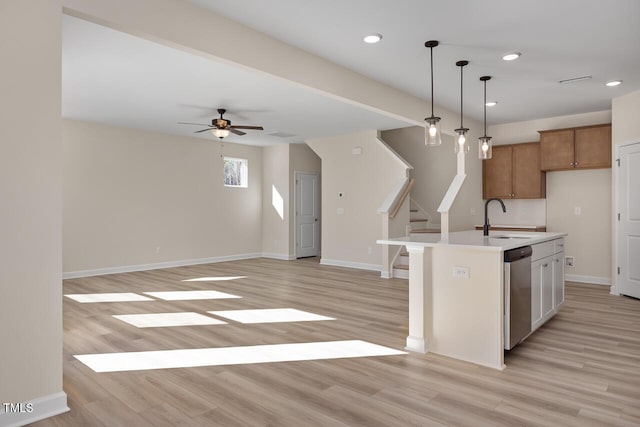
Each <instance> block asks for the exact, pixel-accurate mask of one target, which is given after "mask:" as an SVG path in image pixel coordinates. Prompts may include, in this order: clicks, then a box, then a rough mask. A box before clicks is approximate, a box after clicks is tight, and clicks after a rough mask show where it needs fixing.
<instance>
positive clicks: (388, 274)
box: [380, 271, 392, 279]
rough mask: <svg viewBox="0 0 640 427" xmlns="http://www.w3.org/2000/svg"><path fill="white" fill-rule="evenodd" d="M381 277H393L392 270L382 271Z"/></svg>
mask: <svg viewBox="0 0 640 427" xmlns="http://www.w3.org/2000/svg"><path fill="white" fill-rule="evenodd" d="M380 277H381V278H382V279H391V277H392V275H391V272H389V271H381V272H380Z"/></svg>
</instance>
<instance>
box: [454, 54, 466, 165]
mask: <svg viewBox="0 0 640 427" xmlns="http://www.w3.org/2000/svg"><path fill="white" fill-rule="evenodd" d="M468 64H469V61H458V62H456V65H457V66H458V67H460V127H459V128H458V129H455V133H456V137H455V138H456V141H455V144H454V151H455V152H456V153H459V152H463V153H465V154H466V153H468V152H469V143H468V142H467V139H468V138H467V133H468V132H469V129H467V128H466V127H464V124H462V120H463V119H462V117H463V114H462V100H463V96H462V95H463V92H462V69H463V68H464V67H465V66H466V65H468Z"/></svg>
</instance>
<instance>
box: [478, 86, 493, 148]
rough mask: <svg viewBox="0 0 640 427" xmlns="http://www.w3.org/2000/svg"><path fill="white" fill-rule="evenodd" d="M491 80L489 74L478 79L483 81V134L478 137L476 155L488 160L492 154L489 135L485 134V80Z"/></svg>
mask: <svg viewBox="0 0 640 427" xmlns="http://www.w3.org/2000/svg"><path fill="white" fill-rule="evenodd" d="M489 80H491V76H482V77H480V81H481V82H482V83H484V136H481V137H480V138H478V157H479V158H480V159H482V160H488V159H490V158H491V156H492V154H493V147H492V145H493V144H491V137H490V136H487V81H489Z"/></svg>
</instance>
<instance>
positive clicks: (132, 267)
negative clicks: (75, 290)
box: [62, 252, 270, 279]
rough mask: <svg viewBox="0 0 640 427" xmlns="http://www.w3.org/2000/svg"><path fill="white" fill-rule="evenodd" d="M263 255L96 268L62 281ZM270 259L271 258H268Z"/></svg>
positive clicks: (64, 276) (73, 273)
mask: <svg viewBox="0 0 640 427" xmlns="http://www.w3.org/2000/svg"><path fill="white" fill-rule="evenodd" d="M262 256H263V254H262V253H259V252H257V253H249V254H238V255H224V256H219V257H212V258H196V259H186V260H179V261H167V262H158V263H153V264H140V265H126V266H123V267H107V268H96V269H94V270H80V271H70V272H66V273H62V279H76V278H78V277H90V276H103V275H105V274H116V273H131V272H134V271H146V270H157V269H159V268H172V267H183V266H187V265H198V264H212V263H215V262H224V261H237V260H242V259H252V258H260V257H262ZM267 258H270V257H267Z"/></svg>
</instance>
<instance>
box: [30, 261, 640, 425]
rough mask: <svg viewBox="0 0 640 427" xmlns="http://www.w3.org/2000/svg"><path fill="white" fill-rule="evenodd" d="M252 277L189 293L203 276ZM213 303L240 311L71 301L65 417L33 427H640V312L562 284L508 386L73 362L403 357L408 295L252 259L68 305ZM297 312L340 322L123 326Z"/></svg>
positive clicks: (428, 359)
mask: <svg viewBox="0 0 640 427" xmlns="http://www.w3.org/2000/svg"><path fill="white" fill-rule="evenodd" d="M230 275H233V276H236V275H246V276H248V278H246V279H240V280H233V281H226V282H225V281H220V282H209V283H202V282H200V283H199V282H180V281H181V280H183V279H188V278H194V277H202V276H230ZM180 288H181V289H215V290H219V291H222V292H228V293H232V294H236V295H240V296H242V297H243V298H242V299H235V300H207V301H173V302H171V301H153V302H128V303H96V304H80V303H77V302H74V301H71V300H69V299H68V298H64V390H65V391H66V393H67V395H68V398H69V406H70V407H71V412H70V413H66V414H63V415H60V416H57V417H54V418H50V419H48V420H44V421H41V422H38V423H36V424H34V425H35V426H41V427H43V426H127V427H130V426H135V427H143V426H218V425H220V426H345V425H348V426H430V425H466V426H484V425H505V426H519V425H553V426H557V425H575V426H604V425H612V426H618V425H620V426H623V425H625V426H632V425H633V426H638V425H640V301H638V300H633V299H631V298H626V297H616V296H611V295H609V294H608V287H605V286H596V285H582V284H576V283H568V284H567V289H566V304H565V306H564V308H563V309H562V310H561V312H560V313H559V314H558V315H557V316H556V317H555V318H554V319H552V320H550V321H549V322H548V323H547V324H546V325H544V326H543V327H542V328H541V329H539V330H538V331H537V332H536V333H535V334H534V335H532V336H531V337H530V338H529V339H528V340H527V341H526V342H524V343H523V344H521V345H520V346H519V347H517V348H516V349H515V350H513V351H512V352H510V353H509V354H508V355H507V356H506V363H507V365H508V367H507V369H506V370H504V371H503V372H499V371H495V370H492V369H488V368H482V367H478V366H475V365H472V364H468V363H464V362H458V361H455V360H452V359H448V358H445V357H440V356H436V355H431V354H427V355H420V354H409V355H407V356H385V357H371V358H356V359H340V360H324V361H304V362H283V363H267V364H257V365H238V366H217V367H201V368H181V369H164V370H149V371H135V372H118V373H95V372H93V371H92V370H90V369H89V368H87V367H86V366H85V365H83V364H82V363H80V362H79V361H77V360H76V359H74V358H73V355H74V354H86V353H106V352H121V351H142V350H160V349H174V348H203V347H226V346H241V345H255V344H276V343H294V342H311V341H331V340H351V339H361V340H365V341H369V342H372V343H375V344H380V345H384V346H389V347H393V348H396V349H402V348H403V346H404V341H405V337H406V335H407V282H406V281H404V280H398V279H392V280H384V279H380V278H379V277H378V274H377V273H373V272H363V271H358V270H351V269H346V268H337V267H328V266H321V265H319V264H318V263H317V260H314V259H310V260H299V261H289V262H287V261H276V260H267V259H259V260H249V261H235V262H226V263H219V264H210V265H204V266H193V267H180V268H173V269H166V270H156V271H148V272H138V273H127V274H117V275H110V276H102V277H94V278H84V279H74V280H67V281H65V283H64V292H65V293H93V292H143V291H163V290H176V289H180ZM284 307H290V308H297V309H300V310H307V311H310V312H313V313H316V314H322V315H327V316H331V317H335V318H337V319H338V320H335V321H324V322H301V323H280V324H256V325H241V324H237V323H232V324H229V325H216V326H184V327H172V328H147V329H138V328H135V327H133V326H131V325H128V324H126V323H124V322H122V321H120V320H117V319H115V318H113V317H111V315H113V314H133V313H148V312H155V313H158V312H171V311H195V312H199V313H204V312H206V311H209V310H225V309H242V308H284Z"/></svg>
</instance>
